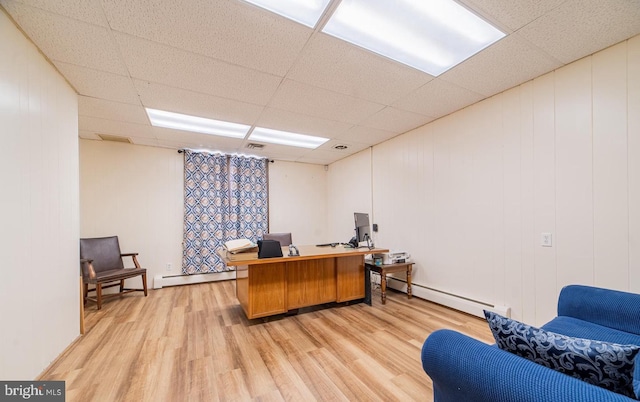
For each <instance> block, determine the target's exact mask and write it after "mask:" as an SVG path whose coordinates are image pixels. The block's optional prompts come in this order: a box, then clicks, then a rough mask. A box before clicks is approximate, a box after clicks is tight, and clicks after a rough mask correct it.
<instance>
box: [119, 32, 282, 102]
mask: <svg viewBox="0 0 640 402" xmlns="http://www.w3.org/2000/svg"><path fill="white" fill-rule="evenodd" d="M116 39H117V41H118V44H119V45H120V50H121V52H122V56H123V58H124V60H125V61H126V63H127V66H128V67H129V72H130V74H131V77H132V78H136V79H140V80H146V81H151V82H156V83H162V84H164V85H167V86H171V87H176V88H182V89H188V90H191V91H195V92H202V93H207V94H211V95H216V96H218V97H221V98H227V99H234V100H237V101H242V102H247V103H253V104H257V105H265V104H266V103H267V102H268V101H269V99H270V98H271V96H272V95H273V93H274V92H275V91H276V89H277V88H278V85H279V84H280V81H281V80H282V79H281V78H280V77H277V76H275V75H271V74H265V73H262V72H259V71H256V70H251V69H248V68H245V67H240V66H237V65H232V64H229V63H225V62H222V61H218V60H214V59H211V58H208V57H204V56H201V55H197V54H194V53H190V52H186V51H183V50H180V49H176V48H173V47H170V46H166V45H162V44H159V43H155V42H150V41H147V40H144V39H139V38H135V37H133V36H129V35H124V34H116Z"/></svg>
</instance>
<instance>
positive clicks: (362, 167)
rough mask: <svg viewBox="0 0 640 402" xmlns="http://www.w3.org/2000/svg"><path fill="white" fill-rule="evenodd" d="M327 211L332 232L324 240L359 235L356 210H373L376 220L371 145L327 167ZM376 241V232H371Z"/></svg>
mask: <svg viewBox="0 0 640 402" xmlns="http://www.w3.org/2000/svg"><path fill="white" fill-rule="evenodd" d="M327 173H328V174H327V183H328V184H327V193H326V195H325V197H326V198H327V205H328V207H327V215H326V218H327V219H326V220H325V226H326V227H327V230H328V233H329V236H328V237H327V238H326V240H324V241H323V242H322V243H338V242H341V243H346V242H348V241H349V239H351V237H353V236H355V222H354V217H353V213H354V212H365V213H368V214H369V218H370V219H371V221H372V222H371V223H374V222H375V221H376V217H375V216H374V215H373V213H372V212H373V209H372V204H371V201H372V197H371V185H372V182H371V177H372V176H371V149H366V150H364V151H360V152H358V153H357V154H355V155H353V156H351V157H349V158H346V159H342V160H339V161H338V162H335V163H332V164H331V165H330V166H329V168H328V171H327ZM371 237H372V238H373V240H374V242H375V241H376V239H377V236H376V233H371Z"/></svg>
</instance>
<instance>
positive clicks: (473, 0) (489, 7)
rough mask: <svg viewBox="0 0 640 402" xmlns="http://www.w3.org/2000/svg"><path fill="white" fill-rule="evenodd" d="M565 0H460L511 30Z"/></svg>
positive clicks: (534, 18) (538, 16) (516, 28)
mask: <svg viewBox="0 0 640 402" xmlns="http://www.w3.org/2000/svg"><path fill="white" fill-rule="evenodd" d="M566 1H567V0H519V1H504V0H462V2H464V3H466V4H467V5H469V6H470V8H471V9H473V10H476V11H478V13H479V14H480V15H483V16H484V15H489V16H491V19H493V20H495V21H497V22H500V23H502V24H504V25H506V26H507V27H508V28H510V29H511V30H512V31H515V30H518V29H520V28H521V27H523V26H525V25H526V24H528V23H530V22H531V21H534V20H536V19H538V18H540V17H541V16H542V15H544V14H546V13H548V12H549V11H551V10H553V9H554V8H556V7H558V6H559V5H561V4H562V3H564V2H566Z"/></svg>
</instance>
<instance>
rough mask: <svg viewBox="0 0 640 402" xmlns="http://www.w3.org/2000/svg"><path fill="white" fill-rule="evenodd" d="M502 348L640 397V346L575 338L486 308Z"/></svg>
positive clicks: (571, 374)
mask: <svg viewBox="0 0 640 402" xmlns="http://www.w3.org/2000/svg"><path fill="white" fill-rule="evenodd" d="M484 315H485V317H486V318H487V322H488V323H489V328H490V329H491V332H492V333H493V337H494V339H495V340H496V343H497V344H498V347H499V348H500V349H502V350H506V351H508V352H511V353H514V354H516V355H518V356H521V357H524V358H526V359H528V360H531V361H533V362H535V363H538V364H541V365H543V366H545V367H549V368H551V369H553V370H556V371H559V372H561V373H565V374H568V375H570V376H572V377H575V378H579V379H581V380H583V381H586V382H588V383H590V384H593V385H597V386H599V387H602V388H606V389H608V390H610V391H613V392H617V393H619V394H622V395H625V396H628V397H630V398H634V399H635V398H636V395H635V393H634V390H633V369H634V365H633V364H634V358H635V357H636V355H637V354H638V351H640V346H636V345H619V344H616V343H607V342H602V341H595V340H590V339H582V338H572V337H569V336H566V335H562V334H557V333H554V332H549V331H545V330H543V329H540V328H536V327H532V326H530V325H527V324H523V323H521V322H518V321H515V320H512V319H510V318H507V317H503V316H501V315H499V314H496V313H493V312H491V311H486V310H485V312H484Z"/></svg>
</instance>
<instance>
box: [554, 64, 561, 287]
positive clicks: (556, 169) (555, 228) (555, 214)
mask: <svg viewBox="0 0 640 402" xmlns="http://www.w3.org/2000/svg"><path fill="white" fill-rule="evenodd" d="M557 78H558V77H557V75H556V72H555V71H554V72H553V204H554V212H553V233H555V235H556V241H555V244H556V248H555V250H554V252H553V269H554V271H555V274H556V275H555V276H556V278H555V279H556V280H555V284H554V287H555V289H556V294H559V293H560V289H558V242H557V237H558V236H557V235H558V146H557V145H558V130H557V124H558V122H557V118H556V108H557V96H556V95H557V90H558V88H557V86H558V84H557Z"/></svg>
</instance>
